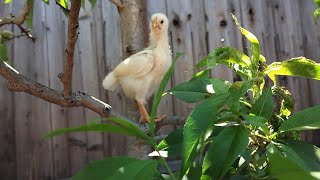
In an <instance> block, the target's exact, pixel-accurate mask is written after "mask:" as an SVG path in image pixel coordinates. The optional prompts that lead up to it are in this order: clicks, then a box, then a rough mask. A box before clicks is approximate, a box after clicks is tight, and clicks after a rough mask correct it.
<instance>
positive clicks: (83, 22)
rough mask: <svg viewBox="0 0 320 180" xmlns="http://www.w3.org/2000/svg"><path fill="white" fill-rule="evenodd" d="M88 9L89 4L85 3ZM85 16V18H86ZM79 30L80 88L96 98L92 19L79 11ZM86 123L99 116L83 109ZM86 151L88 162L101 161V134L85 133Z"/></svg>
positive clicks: (96, 85)
mask: <svg viewBox="0 0 320 180" xmlns="http://www.w3.org/2000/svg"><path fill="white" fill-rule="evenodd" d="M86 4H87V7H89V6H90V5H89V3H86ZM86 16H87V17H86ZM80 17H85V18H82V19H80V21H79V23H80V29H79V32H80V34H79V37H78V38H79V39H78V41H79V53H80V61H81V71H82V74H83V76H82V83H83V84H82V86H83V87H82V88H83V91H84V92H87V93H88V94H90V95H92V96H95V97H98V96H99V88H97V87H99V86H100V82H98V80H99V79H98V72H97V69H98V67H97V62H96V56H95V50H94V49H93V44H94V43H95V39H94V38H92V34H93V31H92V22H93V17H92V16H89V15H88V14H87V13H86V12H84V11H83V10H81V12H80ZM84 118H85V119H86V121H87V122H89V121H90V120H93V119H96V118H99V115H98V114H96V113H95V112H93V111H90V110H88V109H85V117H84ZM87 138H88V142H87V148H88V149H87V150H88V158H89V161H92V160H98V159H101V158H102V157H103V156H104V147H103V137H102V134H101V133H92V132H91V133H87Z"/></svg>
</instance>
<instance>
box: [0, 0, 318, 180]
mask: <svg viewBox="0 0 320 180" xmlns="http://www.w3.org/2000/svg"><path fill="white" fill-rule="evenodd" d="M23 2H24V1H13V2H12V3H11V4H10V5H4V4H1V5H0V17H3V16H4V15H9V14H10V13H12V14H17V13H18V12H19V10H20V8H21V7H22V4H23ZM1 3H2V2H1ZM50 3H51V5H50V6H47V5H45V4H44V3H41V2H40V1H39V2H37V1H36V3H35V9H34V19H33V23H34V29H33V34H34V36H35V38H36V41H35V42H32V41H31V40H28V39H26V38H19V39H14V40H13V42H11V43H10V44H9V56H10V58H9V62H10V64H12V65H13V66H14V67H15V68H16V69H17V70H18V71H19V72H21V73H22V74H24V75H26V76H28V77H30V78H32V79H35V80H37V81H39V82H41V83H43V84H45V85H48V86H50V87H52V88H55V89H59V90H62V84H61V82H60V81H59V78H58V77H57V74H59V73H60V72H62V70H63V60H64V47H65V44H66V26H67V21H66V18H65V17H64V15H63V14H62V11H61V10H60V9H59V8H58V7H57V6H56V5H55V4H54V1H52V0H51V1H50ZM314 9H315V7H314V5H313V1H312V0H304V1H301V0H281V1H280V0H241V1H240V0H197V1H195V0H184V1H182V0H158V1H154V0H148V7H147V9H146V11H147V12H148V16H150V15H151V14H153V13H155V12H162V13H165V14H167V15H168V18H169V19H170V37H171V45H172V49H173V53H175V52H184V53H185V54H184V56H183V57H182V58H181V59H179V61H178V63H177V67H176V69H175V74H174V76H173V77H172V79H171V83H170V85H169V86H168V88H169V87H171V86H174V85H177V84H179V83H181V82H184V81H186V80H189V79H190V77H191V75H192V73H193V71H192V67H193V65H195V63H197V62H198V61H199V60H200V59H201V58H203V57H204V56H205V55H206V54H208V52H209V51H210V50H212V49H214V48H216V47H219V46H232V47H236V48H239V49H241V50H244V51H245V52H247V51H248V49H247V46H248V43H247V41H246V40H245V39H244V38H243V37H242V36H241V35H240V33H239V30H238V29H237V28H236V26H235V25H234V23H233V21H232V18H231V15H230V13H231V12H232V13H234V14H235V15H236V16H237V17H238V19H239V20H240V22H241V24H242V25H243V26H244V27H245V28H247V29H248V30H250V31H251V32H253V33H254V34H256V35H257V37H258V38H259V40H260V43H261V48H262V53H263V54H264V55H265V57H266V58H267V62H268V63H271V62H274V61H276V60H284V59H288V58H290V57H294V56H306V57H308V58H310V59H314V60H317V61H318V62H319V57H320V40H319V39H320V26H319V24H315V23H314V21H313V16H312V14H313V10H314ZM6 28H8V29H11V30H13V31H14V32H16V33H18V34H19V30H18V29H17V28H16V27H14V26H7V27H6ZM76 46H77V47H76V53H75V68H74V76H73V90H74V91H78V90H82V91H85V92H87V93H89V94H91V95H93V96H96V97H99V98H100V99H102V100H104V101H106V102H108V103H109V104H111V105H112V106H113V109H115V110H117V111H118V112H121V113H125V108H124V107H125V106H124V104H125V100H124V97H123V96H122V95H121V93H107V92H106V91H104V90H103V88H102V87H101V81H102V79H103V78H104V76H105V75H106V74H107V72H109V71H110V70H112V69H113V68H114V67H115V66H116V65H117V64H118V63H119V62H120V61H121V60H122V59H121V52H122V50H121V34H120V19H119V15H118V12H117V9H116V7H115V6H114V5H112V4H111V3H110V2H109V1H108V0H98V1H97V4H96V7H95V8H94V10H93V11H92V12H91V11H89V12H87V13H86V12H82V13H81V18H80V35H79V39H78V43H77V45H76ZM212 75H213V76H215V77H222V78H225V79H227V80H230V81H233V80H234V79H236V76H235V75H234V74H233V73H232V72H231V71H229V70H228V69H227V68H225V67H219V68H218V69H216V70H215V71H213V72H212ZM281 83H282V84H283V85H286V86H287V87H288V88H289V90H290V91H291V92H292V94H293V95H294V98H295V101H296V110H299V109H301V108H305V107H309V106H312V105H316V104H320V93H319V88H320V83H319V82H316V81H314V80H307V79H303V78H286V77H282V78H281ZM0 104H1V105H0V144H1V146H0V177H1V179H3V178H4V179H10V180H12V179H23V180H25V179H62V178H66V177H70V176H71V175H73V174H74V173H75V172H77V171H78V170H79V169H80V168H81V167H83V166H84V165H85V164H87V163H88V162H90V161H92V160H97V159H102V158H104V157H109V156H117V155H124V154H126V153H127V151H128V149H126V148H124V147H126V138H125V137H123V136H118V135H114V134H101V133H74V134H70V135H64V136H59V137H56V138H53V139H44V138H43V136H44V135H45V134H46V133H47V132H49V131H51V130H53V129H55V128H62V127H73V126H77V125H80V124H84V123H86V122H88V121H90V120H91V119H94V118H98V117H99V116H98V115H97V114H95V113H94V112H92V111H90V110H87V109H83V108H71V109H66V108H61V107H59V106H56V105H53V104H49V103H47V102H45V101H43V100H40V99H37V98H35V97H32V96H30V95H28V94H24V93H12V92H10V91H8V90H7V87H6V82H5V80H4V79H3V78H0ZM192 108H193V106H192V105H189V104H186V103H183V102H182V101H180V100H177V99H175V98H173V97H171V96H167V97H165V98H164V100H163V101H162V102H161V107H160V109H159V114H167V116H171V115H179V116H187V115H188V113H189V112H190V111H191V110H192ZM312 135H314V133H313V134H309V135H306V137H305V138H307V139H308V138H312Z"/></svg>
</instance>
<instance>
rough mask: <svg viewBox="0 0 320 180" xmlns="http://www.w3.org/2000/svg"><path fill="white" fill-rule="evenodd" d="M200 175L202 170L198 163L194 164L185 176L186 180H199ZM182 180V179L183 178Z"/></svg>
mask: <svg viewBox="0 0 320 180" xmlns="http://www.w3.org/2000/svg"><path fill="white" fill-rule="evenodd" d="M201 175H202V168H201V166H200V165H199V164H198V163H196V162H195V163H194V164H193V165H192V166H191V167H190V170H189V172H188V174H187V175H186V176H187V177H188V178H187V179H190V180H191V179H192V180H198V179H199V180H200V177H201ZM183 179H184V178H183Z"/></svg>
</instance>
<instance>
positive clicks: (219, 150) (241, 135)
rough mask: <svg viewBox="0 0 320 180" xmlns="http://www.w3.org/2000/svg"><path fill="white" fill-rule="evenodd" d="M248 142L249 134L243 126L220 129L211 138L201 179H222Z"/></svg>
mask: <svg viewBox="0 0 320 180" xmlns="http://www.w3.org/2000/svg"><path fill="white" fill-rule="evenodd" d="M248 143H249V135H248V132H247V130H246V128H245V127H243V126H232V127H228V128H225V129H224V130H222V131H221V132H220V133H219V134H218V136H216V137H215V138H214V139H213V141H212V143H211V144H210V146H209V149H208V152H207V154H206V156H205V158H204V162H203V170H202V174H203V177H202V179H207V177H211V178H212V179H222V177H223V176H224V175H225V174H226V173H227V172H228V170H229V169H230V167H231V165H232V164H233V163H234V161H235V160H236V159H237V157H238V156H239V155H241V154H242V152H243V151H244V150H245V149H246V147H247V145H248Z"/></svg>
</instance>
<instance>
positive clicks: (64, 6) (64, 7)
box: [57, 0, 70, 17]
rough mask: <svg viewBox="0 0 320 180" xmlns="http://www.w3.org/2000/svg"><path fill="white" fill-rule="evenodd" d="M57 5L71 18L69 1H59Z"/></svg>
mask: <svg viewBox="0 0 320 180" xmlns="http://www.w3.org/2000/svg"><path fill="white" fill-rule="evenodd" d="M57 4H58V5H59V7H60V8H61V10H62V12H63V14H64V15H65V16H67V17H68V16H69V11H70V10H69V9H68V1H67V0H58V1H57Z"/></svg>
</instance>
